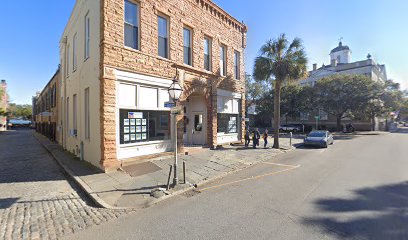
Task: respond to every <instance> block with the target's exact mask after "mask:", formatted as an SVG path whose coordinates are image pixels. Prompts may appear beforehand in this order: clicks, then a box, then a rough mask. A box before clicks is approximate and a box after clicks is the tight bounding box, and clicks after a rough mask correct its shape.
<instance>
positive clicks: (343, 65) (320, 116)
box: [291, 41, 387, 130]
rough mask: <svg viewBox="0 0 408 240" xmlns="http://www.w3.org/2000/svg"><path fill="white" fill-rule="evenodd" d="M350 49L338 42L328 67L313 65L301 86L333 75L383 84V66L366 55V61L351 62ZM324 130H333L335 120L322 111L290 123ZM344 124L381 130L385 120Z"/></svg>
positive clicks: (350, 121)
mask: <svg viewBox="0 0 408 240" xmlns="http://www.w3.org/2000/svg"><path fill="white" fill-rule="evenodd" d="M351 53H352V51H351V49H350V48H349V47H348V46H346V45H343V43H342V42H341V41H340V42H339V45H338V46H337V47H335V48H334V49H333V50H331V52H330V65H324V64H323V66H322V67H320V68H317V64H313V70H312V71H310V72H309V77H308V78H306V79H302V80H300V81H299V84H300V85H301V86H307V85H309V86H314V85H315V84H316V82H317V81H319V80H320V79H322V78H324V77H328V76H331V75H335V74H361V75H365V76H368V77H369V78H370V79H371V80H373V81H380V82H385V81H386V80H387V73H386V69H385V65H383V64H378V63H376V62H375V61H374V60H373V59H371V55H370V54H368V55H367V59H366V60H361V61H356V62H352V61H351ZM316 121H317V125H318V126H319V128H325V129H334V128H335V126H336V118H335V117H334V116H331V115H330V114H328V113H327V112H325V111H324V109H319V110H316V112H309V113H301V114H300V116H299V118H298V119H297V120H296V121H291V122H292V123H299V122H301V123H303V124H305V125H308V126H316ZM343 122H345V123H353V125H354V127H355V128H356V129H357V130H372V129H373V127H374V130H381V129H384V127H385V120H382V119H376V120H375V124H374V126H373V124H372V123H371V121H370V120H368V119H360V120H351V119H344V121H343Z"/></svg>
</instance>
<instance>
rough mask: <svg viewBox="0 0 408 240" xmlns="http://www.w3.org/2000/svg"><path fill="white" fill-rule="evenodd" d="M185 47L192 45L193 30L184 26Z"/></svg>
mask: <svg viewBox="0 0 408 240" xmlns="http://www.w3.org/2000/svg"><path fill="white" fill-rule="evenodd" d="M184 47H191V32H190V30H189V29H186V28H184Z"/></svg>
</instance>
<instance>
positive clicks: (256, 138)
mask: <svg viewBox="0 0 408 240" xmlns="http://www.w3.org/2000/svg"><path fill="white" fill-rule="evenodd" d="M260 138H261V134H260V133H259V130H258V128H255V130H254V132H253V133H252V147H253V148H256V146H258V145H259V139H260Z"/></svg>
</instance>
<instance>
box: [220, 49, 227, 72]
mask: <svg viewBox="0 0 408 240" xmlns="http://www.w3.org/2000/svg"><path fill="white" fill-rule="evenodd" d="M226 63H227V52H226V47H225V46H224V45H221V46H220V75H221V76H226V74H227V64H226Z"/></svg>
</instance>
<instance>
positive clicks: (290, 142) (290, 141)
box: [289, 132, 292, 147]
mask: <svg viewBox="0 0 408 240" xmlns="http://www.w3.org/2000/svg"><path fill="white" fill-rule="evenodd" d="M289 146H290V147H292V132H290V140H289Z"/></svg>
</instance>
